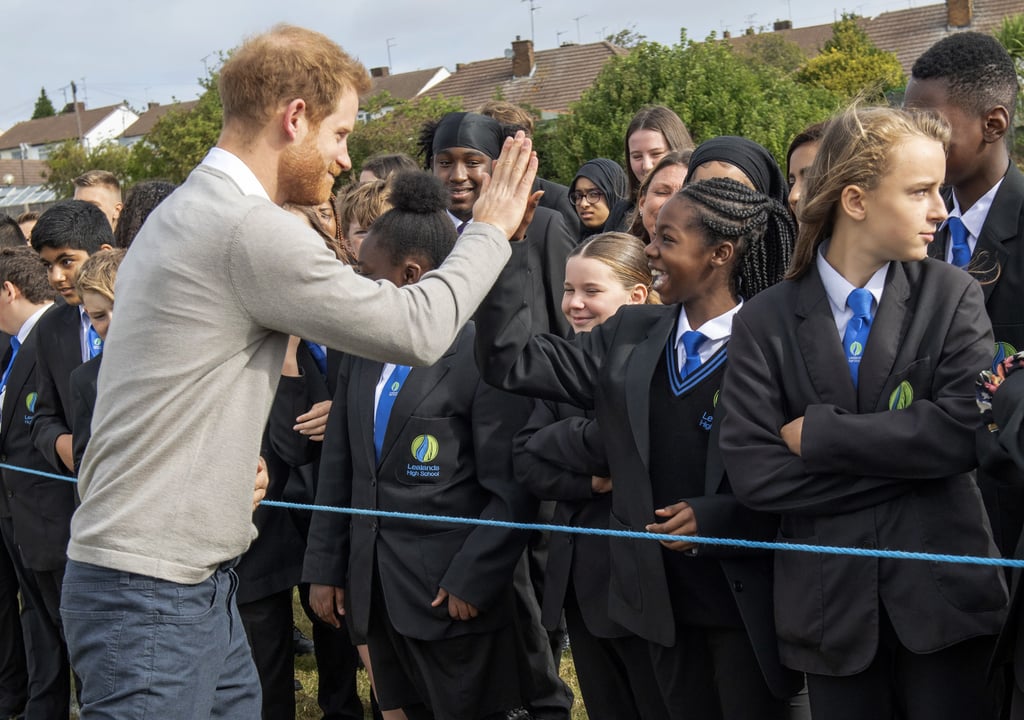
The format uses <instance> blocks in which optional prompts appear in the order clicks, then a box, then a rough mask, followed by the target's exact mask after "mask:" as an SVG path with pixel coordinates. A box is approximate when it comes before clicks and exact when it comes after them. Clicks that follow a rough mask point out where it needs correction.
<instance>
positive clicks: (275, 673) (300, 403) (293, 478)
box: [235, 343, 363, 720]
mask: <svg viewBox="0 0 1024 720" xmlns="http://www.w3.org/2000/svg"><path fill="white" fill-rule="evenodd" d="M296 360H297V363H298V366H299V369H300V372H301V375H300V376H299V377H282V378H281V381H280V383H279V384H278V387H277V392H276V393H275V395H274V402H273V404H272V406H271V409H270V415H269V416H268V419H267V428H266V430H265V432H264V437H263V443H262V444H263V449H262V451H261V454H262V456H263V458H264V459H265V460H266V462H267V472H268V475H269V480H270V482H269V485H268V487H267V495H266V499H267V500H284V501H286V502H298V503H305V504H311V503H312V502H313V501H314V499H315V491H316V486H315V482H316V477H315V468H314V467H313V464H314V463H315V462H316V461H318V460H319V456H320V453H319V448H320V445H321V443H319V442H312V441H310V440H309V439H308V438H306V437H305V436H304V435H301V434H300V433H297V432H296V431H295V430H293V429H292V428H293V426H294V425H295V418H296V417H298V416H299V415H301V414H303V413H305V412H308V411H309V409H310V407H312V405H313V404H314V403H316V402H319V401H321V400H329V399H330V395H329V394H328V390H327V382H326V377H325V375H324V372H326V368H325V370H324V371H321V369H320V368H319V366H318V365H317V362H316V361H315V360H314V358H313V356H312V355H311V354H310V350H309V348H308V347H307V346H306V345H305V344H302V343H300V345H299V347H298V348H297V350H296ZM309 516H310V513H309V512H308V511H300V510H285V509H282V508H272V507H264V506H260V507H258V508H257V509H256V511H255V512H254V513H253V524H254V525H255V526H256V529H257V530H258V532H259V534H258V535H257V536H256V540H255V541H254V542H253V544H252V545H251V546H250V547H249V549H248V550H247V551H246V552H245V554H244V555H242V557H241V559H240V560H239V563H238V566H237V567H236V568H235V572H236V574H237V575H238V595H237V597H238V612H239V615H240V616H241V618H242V623H243V624H244V625H245V630H246V635H247V636H248V638H249V645H250V647H251V648H252V654H253V661H254V662H255V664H256V672H257V674H258V675H259V677H260V686H261V688H262V690H263V717H264V718H266V719H267V720H277V719H278V718H288V717H294V715H295V690H294V677H295V664H294V661H293V657H294V654H295V653H294V637H293V627H294V617H293V610H292V593H293V589H294V588H295V587H296V586H297V585H299V583H300V580H301V576H302V561H303V556H304V554H305V551H306V532H307V531H308V529H309ZM308 596H309V593H308V587H306V588H304V589H300V598H302V599H304V600H305V604H306V605H308ZM311 619H312V622H313V644H314V654H315V656H316V658H317V667H318V668H322V669H323V671H322V672H319V675H320V679H319V683H318V689H317V701H318V703H319V704H320V708H321V710H322V712H323V713H324V716H325V717H326V718H329V720H359V719H360V718H362V716H363V706H362V702H361V701H360V699H359V695H358V691H357V688H356V669H357V667H358V663H359V658H358V655H357V653H356V651H355V648H354V647H353V645H352V643H351V642H350V641H349V638H348V634H347V632H345V631H344V630H341V631H337V630H335V629H334V628H332V627H330V626H328V625H326V624H324V623H323V622H321V621H320V620H319V618H316V616H315V614H312V618H311ZM324 628H326V630H325V629H324Z"/></svg>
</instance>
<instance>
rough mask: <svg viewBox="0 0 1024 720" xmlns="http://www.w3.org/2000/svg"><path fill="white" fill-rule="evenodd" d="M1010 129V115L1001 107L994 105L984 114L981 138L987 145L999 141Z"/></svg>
mask: <svg viewBox="0 0 1024 720" xmlns="http://www.w3.org/2000/svg"><path fill="white" fill-rule="evenodd" d="M1009 129H1010V113H1009V111H1008V110H1007V109H1006V108H1004V107H1003V106H1002V105H996V106H995V107H994V108H991V109H990V110H989V111H988V112H986V113H985V126H984V127H983V128H982V131H981V133H982V134H981V136H982V138H984V140H985V142H987V143H994V142H999V141H1001V140H1002V139H1003V138H1004V137H1006V133H1007V131H1008V130H1009Z"/></svg>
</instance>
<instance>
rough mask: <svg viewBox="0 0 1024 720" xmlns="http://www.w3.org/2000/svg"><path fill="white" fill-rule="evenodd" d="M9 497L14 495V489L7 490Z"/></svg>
mask: <svg viewBox="0 0 1024 720" xmlns="http://www.w3.org/2000/svg"><path fill="white" fill-rule="evenodd" d="M7 497H9V498H12V497H14V491H13V490H8V491H7Z"/></svg>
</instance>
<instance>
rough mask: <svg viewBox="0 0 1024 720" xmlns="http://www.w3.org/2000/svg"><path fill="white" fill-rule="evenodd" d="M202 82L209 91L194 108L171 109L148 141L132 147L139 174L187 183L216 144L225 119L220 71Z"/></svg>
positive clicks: (142, 176)
mask: <svg viewBox="0 0 1024 720" xmlns="http://www.w3.org/2000/svg"><path fill="white" fill-rule="evenodd" d="M199 82H200V84H201V85H203V87H204V88H205V90H204V91H203V94H202V95H200V96H199V100H198V102H197V103H196V104H195V105H194V106H193V107H191V108H188V109H185V108H174V109H172V110H169V111H168V112H167V113H166V114H164V116H163V117H161V118H160V119H159V120H157V122H156V125H154V126H153V130H152V131H150V133H149V135H147V136H146V138H145V139H144V140H141V141H139V142H137V143H135V145H133V146H132V174H133V175H134V176H135V177H137V178H139V179H142V178H162V179H164V180H169V181H170V182H174V183H180V182H183V181H184V180H185V178H186V177H188V174H189V173H190V172H192V169H193V168H194V167H195V166H196V165H198V164H199V163H200V162H201V161H202V159H203V157H204V156H205V155H206V153H207V151H209V149H210V148H211V147H213V145H214V144H216V142H217V138H218V137H219V136H220V129H221V125H222V123H223V121H224V109H223V107H221V104H220V95H219V94H218V92H217V73H216V71H213V72H211V73H210V75H209V77H207V78H206V79H204V80H200V81H199Z"/></svg>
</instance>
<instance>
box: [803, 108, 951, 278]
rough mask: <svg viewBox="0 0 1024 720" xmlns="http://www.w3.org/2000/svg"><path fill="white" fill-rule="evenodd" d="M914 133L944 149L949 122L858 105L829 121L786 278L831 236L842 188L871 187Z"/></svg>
mask: <svg viewBox="0 0 1024 720" xmlns="http://www.w3.org/2000/svg"><path fill="white" fill-rule="evenodd" d="M913 137H923V138H928V139H931V140H935V141H937V142H940V143H942V147H943V149H944V150H946V149H948V148H949V125H948V124H947V123H946V121H945V120H943V119H942V118H940V117H939V116H938V115H935V114H933V113H930V112H917V111H908V110H898V109H895V108H887V107H857V106H856V105H854V106H852V107H850V108H848V109H847V110H846V111H844V112H843V113H841V114H840V115H838V116H836V117H834V118H833V119H831V120H829V122H828V124H827V125H826V126H825V132H824V134H823V135H822V137H821V145H820V146H819V148H818V155H817V157H816V158H815V160H814V163H813V164H812V165H811V167H810V169H809V170H808V172H807V186H806V189H805V190H804V195H803V197H802V198H801V200H800V204H799V206H798V207H797V217H798V219H799V221H800V227H799V229H798V232H797V240H796V248H795V249H794V251H793V261H792V263H791V264H790V266H789V271H788V272H787V273H786V278H787V279H789V280H795V279H797V278H799V277H802V276H803V275H804V274H805V273H806V272H807V271H808V269H810V267H811V265H813V264H814V255H815V253H816V252H817V250H818V246H819V245H821V243H822V241H824V240H825V239H826V238H828V237H830V236H831V235H832V230H833V227H834V225H835V220H836V213H837V212H838V208H839V202H840V198H841V197H842V194H843V189H844V188H846V187H847V186H849V185H857V186H858V187H861V188H863V189H865V190H871V189H873V188H875V187H876V186H877V185H878V183H879V181H880V180H881V179H882V177H883V176H884V175H885V174H886V173H887V172H888V171H889V160H890V156H891V155H892V151H893V149H894V148H896V147H898V146H899V145H900V144H901V143H903V142H904V141H906V140H908V139H910V138H913Z"/></svg>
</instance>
